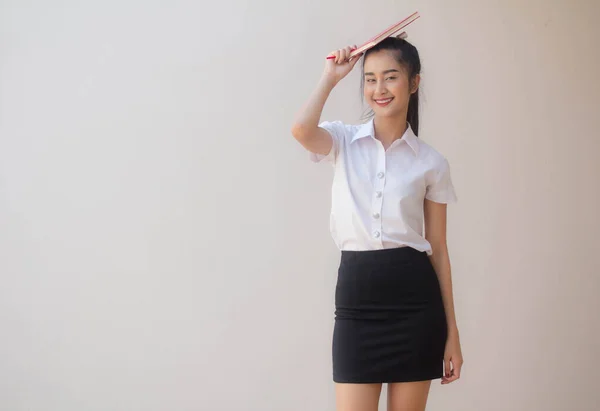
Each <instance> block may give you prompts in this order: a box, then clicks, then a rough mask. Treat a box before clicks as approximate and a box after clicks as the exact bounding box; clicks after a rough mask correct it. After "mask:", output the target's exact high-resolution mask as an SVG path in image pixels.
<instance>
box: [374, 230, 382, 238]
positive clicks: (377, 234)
mask: <svg viewBox="0 0 600 411" xmlns="http://www.w3.org/2000/svg"><path fill="white" fill-rule="evenodd" d="M380 235H381V234H379V231H375V232H374V233H373V237H375V238H379V236H380Z"/></svg>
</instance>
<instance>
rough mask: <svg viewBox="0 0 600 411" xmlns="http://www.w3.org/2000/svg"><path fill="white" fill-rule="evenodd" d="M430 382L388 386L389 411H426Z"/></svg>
mask: <svg viewBox="0 0 600 411" xmlns="http://www.w3.org/2000/svg"><path fill="white" fill-rule="evenodd" d="M430 387H431V380H429V381H415V382H399V383H393V384H389V385H388V411H425V406H426V405H427V397H428V396H429V388H430Z"/></svg>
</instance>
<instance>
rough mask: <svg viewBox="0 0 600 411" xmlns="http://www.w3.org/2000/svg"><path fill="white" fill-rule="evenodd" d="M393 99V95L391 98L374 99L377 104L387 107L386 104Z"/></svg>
mask: <svg viewBox="0 0 600 411" xmlns="http://www.w3.org/2000/svg"><path fill="white" fill-rule="evenodd" d="M393 99H394V98H393V97H391V98H380V99H377V100H375V99H374V100H373V101H374V102H375V103H377V105H378V106H379V107H385V106H387V105H388V104H390V102H391V101H392V100H393Z"/></svg>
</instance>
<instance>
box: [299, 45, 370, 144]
mask: <svg viewBox="0 0 600 411" xmlns="http://www.w3.org/2000/svg"><path fill="white" fill-rule="evenodd" d="M354 47H356V46H354ZM352 50H353V48H352V47H350V46H348V47H346V48H343V49H340V50H336V51H334V52H332V53H331V55H332V56H334V57H335V58H332V59H328V60H327V62H326V64H325V70H324V71H323V75H322V76H321V79H320V80H319V82H318V84H317V87H316V88H315V89H314V90H313V92H312V93H311V95H310V97H309V98H308V101H307V102H306V103H305V104H304V106H303V107H302V109H301V110H300V111H299V112H298V114H297V115H296V119H295V121H294V124H293V125H292V130H291V131H292V135H293V136H294V138H295V139H296V140H297V141H298V142H299V143H300V144H302V146H303V147H304V148H306V149H307V150H309V151H311V152H313V153H317V154H323V155H326V154H328V153H329V151H330V150H331V147H332V145H333V140H332V138H331V136H330V135H329V133H328V132H327V131H326V130H324V129H322V128H319V121H320V119H321V113H322V112H323V107H324V106H325V102H326V101H327V99H328V98H329V95H330V94H331V91H332V90H333V89H334V87H335V86H336V85H337V84H338V83H339V82H340V81H341V80H342V79H343V78H344V77H346V75H347V74H348V73H350V71H352V68H354V66H355V64H356V62H357V61H358V60H359V59H360V56H361V55H360V54H359V55H357V56H356V57H354V58H352V59H351V60H348V56H349V55H350V52H351V51H352Z"/></svg>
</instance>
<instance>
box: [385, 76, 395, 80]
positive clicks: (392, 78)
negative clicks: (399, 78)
mask: <svg viewBox="0 0 600 411" xmlns="http://www.w3.org/2000/svg"><path fill="white" fill-rule="evenodd" d="M386 80H396V77H394V76H391V77H388V78H386Z"/></svg>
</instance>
